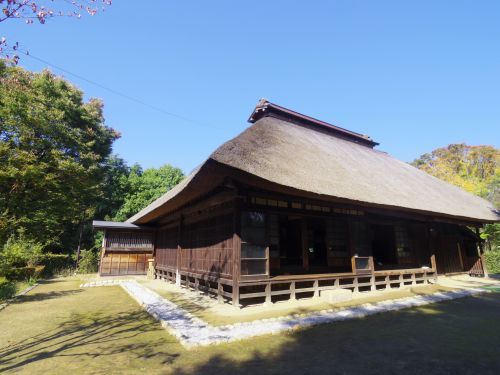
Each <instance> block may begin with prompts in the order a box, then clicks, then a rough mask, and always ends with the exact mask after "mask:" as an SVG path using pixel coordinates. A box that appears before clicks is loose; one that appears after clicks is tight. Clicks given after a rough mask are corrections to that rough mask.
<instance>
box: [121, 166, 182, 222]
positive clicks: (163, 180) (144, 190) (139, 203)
mask: <svg viewBox="0 0 500 375" xmlns="http://www.w3.org/2000/svg"><path fill="white" fill-rule="evenodd" d="M183 178H184V174H183V173H182V171H181V170H180V169H179V168H174V167H172V166H171V165H169V164H165V165H163V166H161V167H160V168H148V169H146V170H144V171H143V170H142V168H141V167H140V166H139V165H137V164H136V165H134V166H132V168H131V169H130V173H129V175H128V178H127V181H126V183H125V186H126V187H125V189H126V190H127V191H128V193H127V194H125V197H124V202H123V205H122V207H121V208H120V209H119V210H118V212H117V214H116V215H115V217H114V220H117V221H124V220H126V219H128V218H129V217H131V216H132V215H134V214H136V213H137V212H139V211H140V210H142V209H143V208H144V207H146V206H147V205H148V204H150V203H151V202H153V201H154V200H155V199H157V198H159V197H160V196H162V195H163V194H165V193H166V192H167V191H168V190H170V189H172V188H173V187H174V186H175V185H177V184H178V183H179V182H181V181H182V179H183Z"/></svg>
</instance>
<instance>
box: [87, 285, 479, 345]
mask: <svg viewBox="0 0 500 375" xmlns="http://www.w3.org/2000/svg"><path fill="white" fill-rule="evenodd" d="M106 285H121V287H122V288H123V289H124V290H125V291H126V292H127V293H128V294H130V296H131V297H132V298H134V299H135V300H136V301H137V302H138V303H139V304H140V305H141V306H143V307H144V309H145V310H146V311H147V312H148V313H150V314H151V315H152V316H153V317H155V318H156V319H157V320H159V321H160V323H161V325H162V326H163V327H164V328H165V329H167V330H168V331H169V332H170V333H172V334H173V335H174V336H175V337H177V339H178V340H179V341H180V342H181V343H182V344H183V345H184V346H185V347H189V348H190V347H194V346H199V345H202V346H203V345H210V344H219V343H223V342H231V341H235V340H241V339H246V338H249V337H253V336H260V335H265V334H276V333H280V332H283V331H290V330H294V329H297V328H301V327H309V326H313V325H317V324H324V323H334V322H338V321H342V320H347V319H353V318H362V317H365V316H369V315H374V314H378V313H381V312H386V311H395V310H401V309H406V308H410V307H415V306H422V305H427V304H429V303H434V302H439V301H445V300H452V299H456V298H461V297H467V296H471V295H474V294H478V293H484V292H486V291H485V290H484V289H475V288H470V289H464V290H460V291H450V292H443V293H434V294H430V295H425V296H416V297H407V298H400V299H395V300H388V301H382V302H378V303H373V304H364V305H360V306H355V307H351V308H346V309H342V310H323V311H320V312H317V313H310V314H304V315H293V316H284V317H279V318H271V319H263V320H257V321H253V322H244V323H236V324H232V325H226V326H217V327H215V326H211V325H209V324H208V323H206V322H204V321H203V320H201V319H199V318H197V317H195V316H194V315H192V314H190V313H189V312H187V311H186V310H184V309H182V308H181V307H179V306H177V305H176V304H174V303H172V302H170V301H169V300H168V299H165V298H163V297H161V296H160V295H158V294H157V293H155V292H154V291H152V290H151V289H148V288H146V287H145V286H143V285H141V284H139V283H138V282H137V281H135V280H112V282H110V281H109V280H107V281H97V282H92V283H88V284H83V285H81V286H82V287H92V286H106Z"/></svg>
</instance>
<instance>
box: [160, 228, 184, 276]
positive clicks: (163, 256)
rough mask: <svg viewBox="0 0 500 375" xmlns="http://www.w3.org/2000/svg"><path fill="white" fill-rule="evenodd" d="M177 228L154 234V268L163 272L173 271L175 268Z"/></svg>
mask: <svg viewBox="0 0 500 375" xmlns="http://www.w3.org/2000/svg"><path fill="white" fill-rule="evenodd" d="M178 237H179V226H178V225H174V226H171V227H169V228H163V229H160V230H159V231H158V232H157V234H156V251H155V262H156V267H158V268H161V269H163V270H165V271H175V270H176V267H177V245H178Z"/></svg>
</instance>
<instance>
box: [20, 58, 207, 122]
mask: <svg viewBox="0 0 500 375" xmlns="http://www.w3.org/2000/svg"><path fill="white" fill-rule="evenodd" d="M18 51H19V52H22V53H23V54H24V55H26V56H28V57H30V58H32V59H34V60H37V61H39V62H41V63H43V64H47V65H49V66H51V67H53V68H55V69H57V70H60V71H62V72H64V73H66V74H69V75H71V76H73V77H75V78H78V79H80V80H82V81H85V82H87V83H89V84H91V85H94V86H97V87H99V88H101V89H103V90H106V91H108V92H110V93H112V94H115V95H117V96H121V97H122V98H125V99H127V100H130V101H132V102H135V103H137V104H140V105H142V106H145V107H148V108H151V109H153V110H155V111H157V112H161V113H163V114H164V115H167V116H171V117H175V118H177V119H179V120H182V121H185V122H189V123H191V124H193V125H197V126H201V127H204V128H206V126H205V125H202V124H200V123H197V122H196V121H194V120H192V119H190V118H187V117H184V116H181V115H178V114H176V113H173V112H169V111H166V110H164V109H163V108H160V107H157V106H155V105H152V104H149V103H146V102H144V101H143V100H140V99H137V98H134V97H133V96H130V95H127V94H124V93H122V92H120V91H117V90H115V89H112V88H110V87H107V86H105V85H102V84H100V83H99V82H96V81H93V80H91V79H88V78H85V77H83V76H81V75H79V74H76V73H73V72H71V71H69V70H68V69H65V68H62V67H60V66H57V65H55V64H52V63H51V62H49V61H47V60H44V59H42V58H40V57H37V56H34V55H32V54H31V53H29V52H27V51H22V50H20V49H19V50H18Z"/></svg>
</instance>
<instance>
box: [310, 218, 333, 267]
mask: <svg viewBox="0 0 500 375" xmlns="http://www.w3.org/2000/svg"><path fill="white" fill-rule="evenodd" d="M307 255H308V257H309V269H310V271H311V272H313V273H315V272H318V273H320V272H328V259H327V254H326V230H325V223H324V220H309V221H308V223H307Z"/></svg>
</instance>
